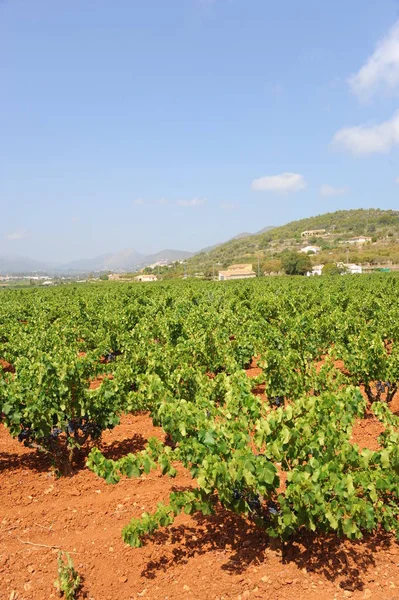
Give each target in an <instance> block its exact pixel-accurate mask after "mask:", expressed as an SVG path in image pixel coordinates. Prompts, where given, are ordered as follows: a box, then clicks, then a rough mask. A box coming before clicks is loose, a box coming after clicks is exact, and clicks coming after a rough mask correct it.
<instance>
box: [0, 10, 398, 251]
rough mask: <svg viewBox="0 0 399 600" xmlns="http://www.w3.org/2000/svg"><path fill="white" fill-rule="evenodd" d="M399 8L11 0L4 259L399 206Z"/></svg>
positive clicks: (143, 247)
mask: <svg viewBox="0 0 399 600" xmlns="http://www.w3.org/2000/svg"><path fill="white" fill-rule="evenodd" d="M398 20H399V3H398V2H397V1H395V0H350V1H348V0H335V1H334V2H321V1H320V0H301V2H298V0H279V1H278V2H276V1H273V2H272V1H267V0H145V1H139V0H117V1H113V2H111V1H110V0H95V1H94V0H91V1H90V0H57V2H54V0H35V1H34V2H32V1H28V0H3V1H1V2H0V56H1V59H0V75H1V83H2V85H1V90H2V91H1V95H0V108H1V110H0V208H1V212H0V254H18V255H24V256H29V257H31V258H36V259H47V260H50V259H51V260H56V261H64V260H65V261H66V260H72V259H75V258H80V257H90V256H96V255H98V254H102V253H105V252H114V251H119V250H121V249H122V248H126V247H132V248H136V249H137V250H139V251H141V252H143V253H151V252H155V251H158V250H161V249H162V248H176V249H186V250H197V249H199V248H201V247H204V246H207V245H209V244H213V243H216V242H218V241H223V240H226V239H228V238H229V237H231V236H233V235H235V234H237V233H239V232H241V231H256V230H258V229H260V228H262V227H264V226H266V225H279V224H283V223H285V222H288V221H291V220H293V219H297V218H301V217H306V216H311V215H314V214H320V213H323V212H327V211H333V210H337V209H341V208H357V207H365V208H368V207H379V208H399V202H398V194H399V183H398V181H397V179H398V178H399V164H398V156H399V154H398V146H399V113H397V111H398V109H399V24H398Z"/></svg>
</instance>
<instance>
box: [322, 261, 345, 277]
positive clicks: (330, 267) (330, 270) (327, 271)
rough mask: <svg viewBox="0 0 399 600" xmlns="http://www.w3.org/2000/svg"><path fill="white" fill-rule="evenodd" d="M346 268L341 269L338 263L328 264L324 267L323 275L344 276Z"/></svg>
mask: <svg viewBox="0 0 399 600" xmlns="http://www.w3.org/2000/svg"><path fill="white" fill-rule="evenodd" d="M344 271H345V268H344V267H339V266H338V265H337V264H336V263H332V262H331V263H326V264H325V265H324V267H323V270H322V274H323V275H342V273H344Z"/></svg>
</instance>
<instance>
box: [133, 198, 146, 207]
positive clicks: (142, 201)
mask: <svg viewBox="0 0 399 600" xmlns="http://www.w3.org/2000/svg"><path fill="white" fill-rule="evenodd" d="M133 204H134V205H135V206H141V205H142V204H144V199H143V198H136V200H133Z"/></svg>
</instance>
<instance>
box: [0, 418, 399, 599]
mask: <svg viewBox="0 0 399 600" xmlns="http://www.w3.org/2000/svg"><path fill="white" fill-rule="evenodd" d="M151 436H156V437H158V438H159V439H164V434H163V433H162V430H161V429H159V428H155V427H153V425H152V423H151V420H150V418H149V417H148V415H146V414H142V415H137V416H131V415H128V416H125V417H123V419H122V422H121V425H120V426H118V427H116V428H115V429H114V430H113V431H111V432H107V433H106V434H104V441H103V451H104V452H105V453H106V455H107V456H108V457H113V458H117V457H120V456H122V455H124V454H126V453H127V452H129V451H131V452H134V451H137V450H139V449H141V448H142V447H143V445H144V444H145V442H146V440H147V439H148V438H149V437H151ZM82 463H83V461H82ZM178 471H179V475H178V476H177V478H176V479H174V480H172V479H169V478H168V477H163V476H161V474H160V473H159V472H155V473H151V474H150V475H148V476H145V475H143V476H142V477H141V478H140V479H123V480H122V481H121V483H119V484H117V485H115V486H111V485H107V484H106V483H105V482H104V481H103V480H101V479H99V478H98V477H96V476H95V475H94V474H93V473H91V472H90V471H88V470H87V469H86V468H84V466H83V464H81V465H80V468H78V469H77V471H76V473H75V474H74V475H73V476H72V477H69V478H60V479H57V478H55V476H54V474H53V473H52V471H51V469H50V464H49V462H48V461H47V460H46V459H45V458H44V457H42V456H40V455H39V454H38V453H37V452H36V451H34V450H30V449H27V448H24V447H23V446H22V445H21V444H19V443H18V442H17V441H15V440H13V439H12V438H11V437H10V435H9V433H8V432H7V430H5V428H4V427H3V426H0V506H1V520H0V598H1V599H3V598H4V599H5V600H9V599H10V598H14V599H15V600H16V599H18V600H47V599H48V598H56V597H57V592H56V591H55V589H54V587H53V582H54V580H55V578H56V576H57V552H58V548H61V549H63V550H68V551H70V552H71V556H72V558H73V560H74V564H75V568H76V569H77V571H78V572H79V574H80V575H81V576H82V577H83V591H82V592H81V594H80V596H79V598H84V597H85V598H89V599H90V598H91V599H93V600H130V599H135V600H139V599H140V598H146V599H151V600H159V599H162V600H177V599H179V600H180V599H182V598H183V599H186V598H196V599H199V600H208V599H209V600H216V599H218V600H222V599H224V600H230V599H236V600H238V599H241V600H244V599H245V598H250V599H251V598H256V599H262V600H263V599H266V598H268V599H272V600H289V599H292V598H296V599H298V600H301V599H303V600H319V599H320V598H326V599H330V598H331V599H333V598H337V599H341V598H349V597H352V598H354V599H356V600H357V599H361V598H362V599H363V598H373V599H374V598H375V599H377V600H394V599H395V598H396V599H397V598H398V597H399V568H398V565H399V548H398V545H397V543H396V542H395V541H394V539H393V538H392V537H390V536H382V535H381V536H379V535H378V536H375V537H370V538H369V539H366V540H364V541H362V542H348V541H340V540H337V539H336V538H335V537H334V536H321V535H318V536H312V535H309V534H304V535H300V536H298V537H297V539H296V541H295V542H294V544H293V545H292V547H290V548H288V549H287V550H286V551H284V553H283V552H282V547H281V544H280V543H278V542H273V541H270V540H268V539H267V537H266V536H265V534H264V533H263V532H262V531H261V530H259V529H257V528H256V527H254V526H253V524H251V523H250V522H248V521H246V520H244V519H242V518H240V517H238V516H235V515H231V514H229V513H227V512H226V511H223V510H222V509H220V510H219V511H218V512H217V514H216V515H214V516H212V517H206V518H205V517H201V516H187V515H182V516H180V517H178V519H177V520H176V522H175V524H174V525H173V526H172V527H169V528H167V529H163V530H161V531H159V532H158V533H157V534H156V535H155V536H154V537H153V538H152V539H150V540H148V541H147V542H146V544H145V545H144V547H143V548H139V549H135V548H130V547H129V546H126V545H125V544H124V543H123V541H122V538H121V530H122V528H123V526H124V525H125V524H127V523H128V521H129V520H130V518H131V517H133V516H135V517H138V516H140V514H141V513H142V512H143V511H144V510H148V511H152V510H154V509H155V507H156V504H157V503H158V502H160V501H165V500H167V498H168V495H169V493H170V491H172V490H173V489H176V488H178V489H181V488H185V487H189V486H191V485H193V482H192V480H191V477H190V476H189V474H188V473H187V472H186V471H185V470H184V469H183V468H181V467H180V468H179V469H178ZM27 542H29V543H27ZM35 544H43V546H40V545H35ZM48 546H50V547H48ZM52 546H56V548H52ZM13 592H15V593H14V596H12V594H13Z"/></svg>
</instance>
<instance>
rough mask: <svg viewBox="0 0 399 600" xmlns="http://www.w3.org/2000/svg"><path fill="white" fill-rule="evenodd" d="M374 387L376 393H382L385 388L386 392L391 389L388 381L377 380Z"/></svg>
mask: <svg viewBox="0 0 399 600" xmlns="http://www.w3.org/2000/svg"><path fill="white" fill-rule="evenodd" d="M376 388H377V393H378V394H383V393H384V392H385V388H386V390H387V392H389V390H390V389H391V383H390V382H389V381H377V385H376Z"/></svg>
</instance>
